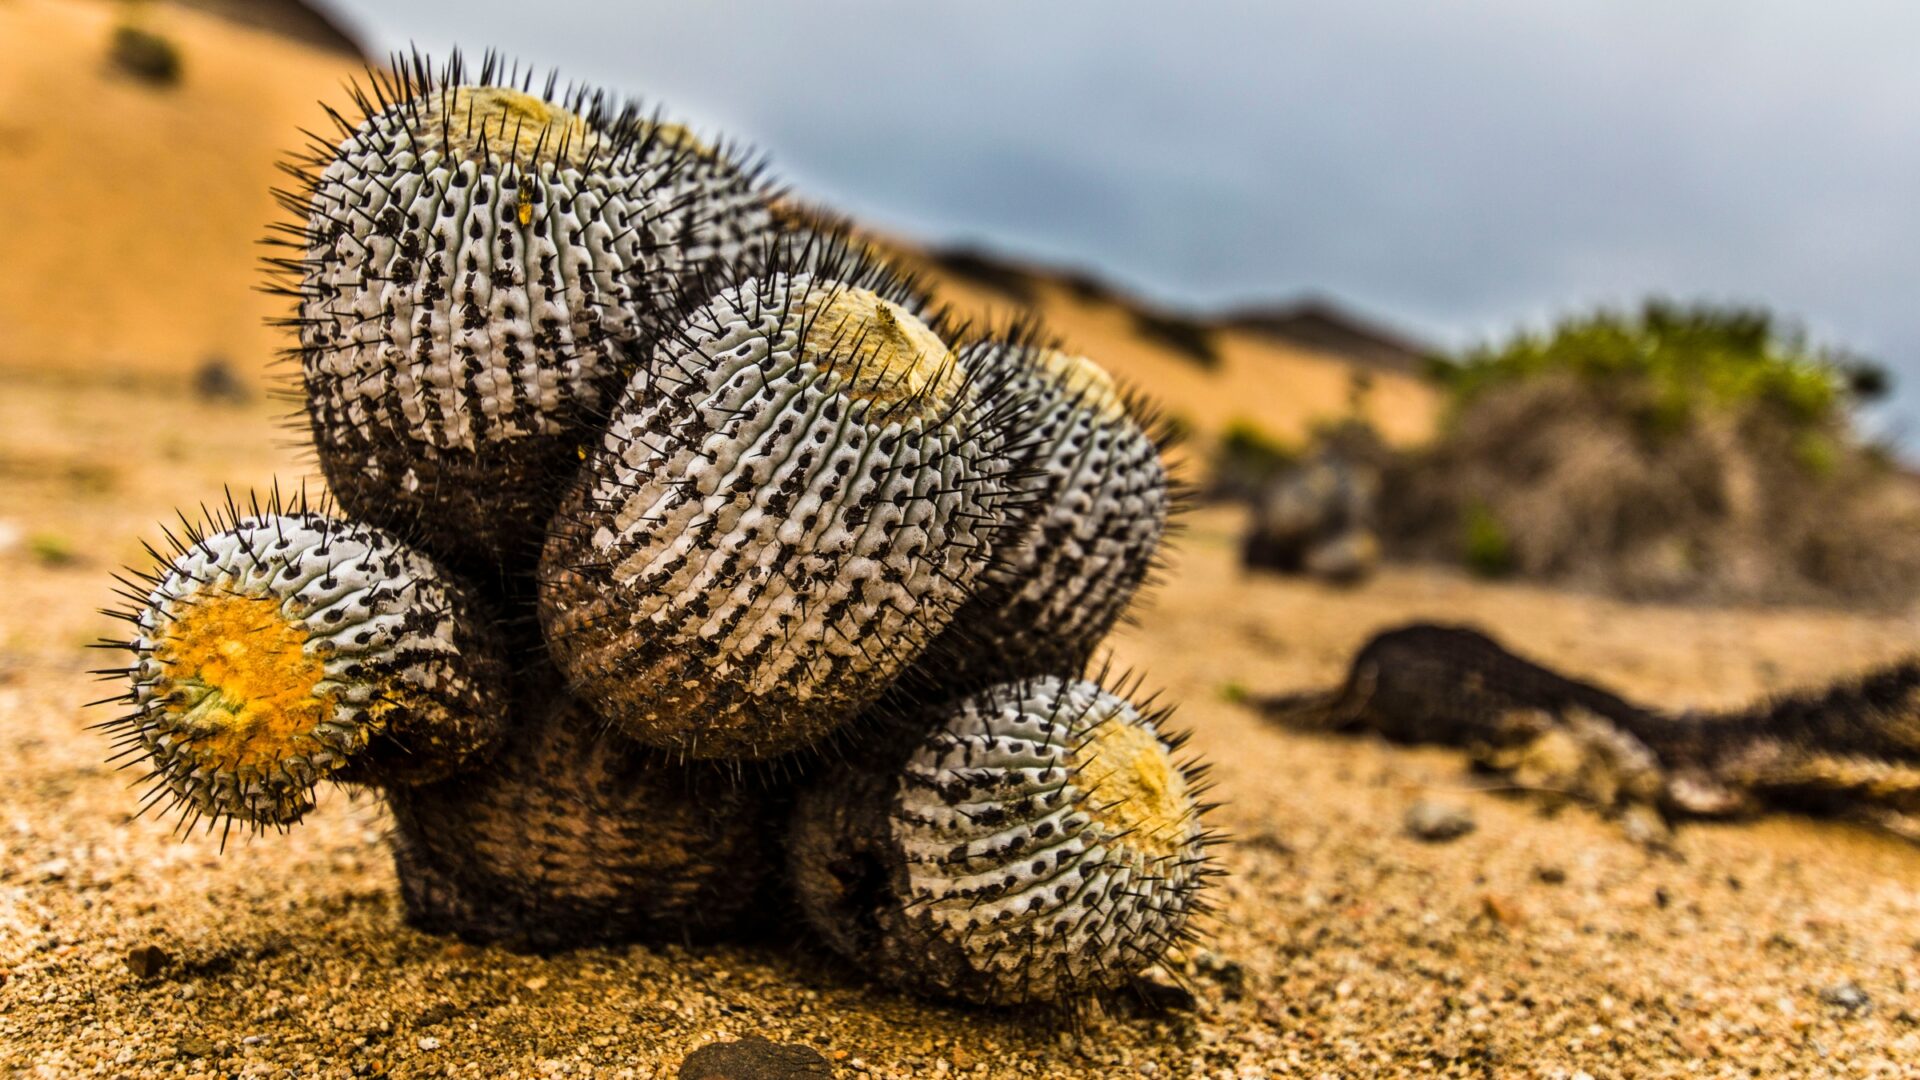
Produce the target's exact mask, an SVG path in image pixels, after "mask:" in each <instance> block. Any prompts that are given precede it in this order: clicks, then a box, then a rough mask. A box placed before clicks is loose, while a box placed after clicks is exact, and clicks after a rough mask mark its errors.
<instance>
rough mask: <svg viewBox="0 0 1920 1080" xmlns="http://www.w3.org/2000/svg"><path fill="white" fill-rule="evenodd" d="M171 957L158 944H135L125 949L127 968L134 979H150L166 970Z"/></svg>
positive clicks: (171, 961) (171, 959)
mask: <svg viewBox="0 0 1920 1080" xmlns="http://www.w3.org/2000/svg"><path fill="white" fill-rule="evenodd" d="M171 963H173V957H171V956H169V955H167V950H165V949H163V948H161V947H160V946H158V945H135V946H134V947H133V948H131V949H128V950H127V970H128V971H131V972H133V977H134V978H136V979H151V978H153V977H154V976H156V975H158V974H160V973H161V972H162V971H165V970H166V967H167V965H168V964H171Z"/></svg>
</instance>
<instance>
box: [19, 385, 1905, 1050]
mask: <svg viewBox="0 0 1920 1080" xmlns="http://www.w3.org/2000/svg"><path fill="white" fill-rule="evenodd" d="M282 407H283V405H282V403H279V402H270V401H266V400H261V399H256V400H255V401H254V402H253V403H251V404H246V405H231V404H224V405H223V404H215V403H209V402H204V401H202V400H200V399H199V398H197V397H196V396H194V394H193V393H192V392H191V389H190V385H189V380H188V378H187V377H186V376H184V375H164V374H160V373H145V374H141V373H112V372H80V371H71V370H68V371H41V372H33V371H22V372H19V373H16V374H14V375H12V376H10V377H9V383H8V386H7V389H6V392H5V393H0V792H3V793H4V794H0V1073H6V1074H8V1075H20V1076H55V1077H58V1076H73V1075H113V1076H230V1075H244V1076H256V1075H257V1076H302V1077H304V1076H313V1075H319V1076H344V1075H378V1074H380V1073H383V1072H384V1073H385V1074H387V1075H390V1076H395V1077H401V1076H436V1075H462V1076H465V1075H472V1076H487V1077H493V1076H547V1075H554V1076H588V1075H610V1076H635V1077H652V1076H659V1077H670V1076H672V1075H674V1072H675V1070H676V1068H677V1065H678V1062H679V1061H680V1059H681V1057H682V1056H683V1055H685V1054H686V1053H687V1052H688V1051H689V1050H690V1049H692V1048H694V1047H696V1046H699V1045H702V1044H704V1043H706V1042H709V1041H712V1040H716V1039H721V1038H725V1037H729V1036H740V1035H744V1034H749V1033H757V1034H761V1035H765V1036H767V1037H769V1038H772V1039H774V1040H776V1041H785V1042H798V1043H805V1044H809V1045H812V1046H815V1047H817V1048H819V1049H820V1050H821V1052H822V1053H824V1054H825V1055H827V1057H828V1058H829V1060H831V1061H833V1062H834V1063H835V1067H836V1070H837V1071H838V1073H839V1074H840V1075H842V1076H848V1077H857V1076H876V1077H879V1076H885V1077H908V1076H913V1077H925V1076H943V1075H948V1076H953V1075H965V1076H1132V1075H1143V1076H1209V1077H1213V1076H1291V1075H1316V1076H1317V1075H1380V1074H1426V1073H1429V1072H1433V1071H1439V1072H1444V1073H1449V1074H1473V1075H1486V1074H1497V1075H1520V1076H1532V1075H1539V1076H1571V1075H1575V1074H1577V1073H1579V1072H1585V1073H1587V1074H1589V1075H1592V1076H1595V1077H1605V1076H1622V1077H1624V1076H1661V1075H1715V1076H1717V1075H1764V1076H1786V1075H1849V1076H1853V1075H1888V1076H1897V1075H1913V1070H1914V1069H1915V1065H1914V1064H1913V1063H1915V1062H1920V850H1916V849H1915V848H1913V847H1911V846H1909V845H1906V844H1904V843H1901V842H1897V841H1894V840H1890V839H1887V838H1884V837H1881V836H1878V835H1875V834H1873V833H1870V832H1867V831H1864V830H1861V829H1858V828H1854V827H1849V826H1844V825H1838V824H1831V823H1824V822H1817V821H1811V820H1806V819H1799V818H1774V819H1768V820H1764V821H1760V822H1755V823H1746V824H1732V825H1693V826H1685V827H1682V828H1681V829H1680V830H1679V832H1678V834H1677V837H1676V840H1675V847H1676V852H1675V854H1674V855H1671V856H1669V855H1662V854H1657V853H1653V852H1650V851H1649V850H1647V849H1644V848H1642V847H1641V846H1639V845H1637V844H1635V843H1634V842H1632V841H1631V840H1629V839H1627V837H1626V836H1625V834H1624V833H1623V831H1622V830H1621V828H1620V827H1619V826H1618V825H1616V824H1614V823H1611V822H1608V821H1605V820H1602V819H1600V818H1598V817H1596V816H1594V815H1592V814H1590V813H1588V812H1586V811H1585V810H1582V809H1579V808H1569V809H1565V810H1563V811H1561V812H1558V813H1551V812H1549V808H1547V807H1546V805H1545V804H1543V803H1542V802H1541V801H1540V800H1538V799H1537V798H1534V797H1530V796H1512V795H1502V794H1498V793H1490V792H1483V791H1478V790H1476V787H1477V785H1478V783H1479V781H1477V780H1476V778H1474V777H1473V776H1472V775H1471V774H1469V773H1468V772H1467V771H1466V769H1465V767H1464V764H1463V760H1462V758H1461V756H1460V755H1458V754H1455V753H1451V752H1446V751H1440V750H1407V749H1403V748H1394V747H1388V746H1386V745H1384V744H1380V743H1377V742H1373V741H1366V740H1357V741H1348V740H1339V739H1328V738H1316V737H1307V736H1301V735H1296V734H1291V733H1287V732H1282V731H1279V730H1275V729H1273V728H1271V727H1269V726H1266V725H1265V724H1263V723H1262V722H1261V721H1260V720H1258V719H1257V718H1256V717H1254V716H1253V715H1252V714H1251V712H1249V711H1248V710H1246V709H1245V708H1244V707H1242V706H1239V705H1236V704H1235V703H1234V701H1233V699H1234V698H1235V697H1236V696H1238V695H1240V694H1241V693H1243V692H1252V693H1264V692H1272V691H1281V690H1287V689H1295V688H1302V687H1308V686H1315V685H1319V684H1324V683H1327V682H1329V681H1332V680H1334V679H1336V678H1338V677H1339V675H1340V674H1341V672H1342V671H1343V669H1344V665H1345V662H1346V660H1347V658H1348V656H1349V655H1350V653H1351V652H1352V650H1353V649H1354V648H1355V647H1356V646H1357V645H1358V644H1359V643H1360V642H1361V641H1362V640H1364V638H1365V637H1366V636H1367V635H1368V634H1369V633H1370V632H1371V631H1373V630H1375V629H1377V628H1379V627H1382V626H1385V625H1389V624H1392V623H1394V622H1396V621H1400V620H1405V619H1409V618H1415V617H1422V618H1444V619H1451V620H1470V621H1474V622H1477V623H1479V624H1481V625H1484V626H1486V627H1488V628H1490V629H1492V630H1493V631H1495V632H1496V633H1498V634H1499V635H1501V636H1502V637H1503V638H1505V639H1506V640H1507V641H1508V642H1509V643H1511V644H1514V645H1516V646H1518V647H1521V648H1523V649H1524V650H1526V651H1528V652H1530V653H1532V654H1533V655H1535V656H1537V657H1539V658H1541V659H1544V660H1546V661H1547V662H1550V663H1553V664H1557V665H1563V666H1564V667H1566V668H1567V669H1569V670H1571V671H1573V672H1576V673H1579V674H1584V675H1588V676H1594V677H1604V678H1605V679H1607V680H1608V681H1610V682H1613V683H1615V684H1617V685H1619V686H1620V687H1621V688H1622V689H1623V690H1625V691H1627V692H1629V693H1632V694H1635V695H1638V696H1640V697H1643V698H1646V699H1649V700H1653V701H1658V702H1662V703H1666V704H1671V705H1684V704H1690V703H1691V704H1701V705H1707V704H1727V703H1731V702H1734V701H1737V700H1739V699H1741V698H1743V697H1746V696H1748V695H1752V694H1755V693H1760V692H1764V691H1766V690H1769V689H1777V688H1784V687H1786V686H1788V685H1792V684H1795V683H1802V682H1807V681H1811V680H1817V679H1820V678H1822V677H1825V676H1829V675H1831V674H1834V673H1837V672H1842V671H1848V670H1852V669H1855V668H1858V667H1861V666H1863V665H1867V664H1870V663H1875V662H1879V661H1883V660H1886V659H1890V658H1892V657H1894V656H1896V655H1899V654H1900V653H1901V652H1902V651H1903V650H1905V649H1907V648H1908V647H1909V642H1910V640H1911V638H1912V635H1913V630H1914V626H1913V622H1912V620H1911V619H1910V618H1904V617H1903V618H1888V617H1866V616H1854V615H1847V614H1836V613H1831V612H1810V611H1795V610H1772V611H1754V610H1704V609H1683V608H1661V607H1645V606H1627V605H1621V604H1615V603H1611V602H1607V601H1604V600H1600V599H1595V598H1592V597H1585V596H1577V595H1568V594H1562V593H1557V592H1552V591H1546V590H1541V589H1533V588H1523V587H1510V586H1494V585H1485V584H1477V583H1472V582H1469V581H1467V580H1465V579H1462V578H1458V577H1454V576H1450V575H1447V574H1443V573H1440V572H1436V571H1427V570H1409V569H1390V570H1389V571H1387V572H1386V573H1384V574H1383V575H1381V576H1380V577H1379V578H1378V579H1376V580H1375V581H1374V582H1373V583H1371V584H1370V585H1368V586H1366V587H1364V588H1361V589H1358V590H1354V591H1339V590H1335V589H1330V588H1326V587H1322V586H1318V585H1313V584H1307V583H1302V582H1295V581H1288V580H1283V579H1278V578H1269V577H1249V576H1246V575H1244V574H1243V573H1242V572H1241V571H1240V570H1239V569H1238V568H1237V566H1236V564H1235V559H1234V549H1235V540H1236V536H1237V532H1238V528H1239V525H1240V521H1239V518H1238V517H1237V515H1236V514H1234V513H1233V512H1230V511H1224V510H1207V511H1202V512H1200V513H1198V514H1196V515H1194V516H1192V517H1191V518H1190V519H1189V520H1188V528H1187V530H1186V533H1185V535H1184V537H1183V538H1182V541H1181V543H1180V545H1179V549H1178V553H1177V554H1176V556H1175V558H1174V562H1173V567H1172V571H1171V574H1170V580H1169V581H1168V582H1167V584H1166V585H1165V586H1164V587H1163V588H1161V589H1160V590H1159V591H1158V593H1157V595H1156V596H1155V598H1154V602H1153V603H1152V604H1151V605H1150V606H1149V607H1147V608H1146V609H1145V610H1143V611H1142V612H1141V613H1140V621H1139V625H1138V626H1137V627H1133V628H1129V629H1126V630H1124V631H1123V632H1122V633H1121V634H1120V635H1119V637H1118V639H1117V640H1116V642H1115V645H1116V656H1115V658H1116V660H1117V661H1118V663H1119V664H1121V665H1123V666H1131V667H1137V668H1139V669H1141V670H1142V671H1144V672H1145V673H1146V675H1147V678H1148V681H1149V683H1150V684H1151V685H1156V686H1162V687H1165V688H1166V690H1167V692H1168V695H1169V697H1170V698H1171V699H1172V700H1174V701H1177V702H1179V703H1181V708H1180V712H1179V714H1178V718H1179V720H1180V721H1181V722H1183V723H1184V724H1186V725H1187V726H1189V727H1191V728H1192V729H1193V730H1194V733H1195V735H1194V742H1193V746H1194V748H1195V749H1196V750H1197V751H1198V752H1199V753H1200V754H1202V755H1204V756H1206V757H1207V758H1209V759H1211V760H1212V761H1213V762H1214V763H1215V766H1216V768H1215V776H1216V778H1217V779H1218V788H1217V789H1216V790H1217V794H1218V796H1219V798H1221V799H1222V800H1223V802H1224V805H1223V806H1222V807H1221V809H1220V810H1219V811H1218V812H1217V815H1216V823H1217V824H1218V825H1219V826H1220V827H1222V828H1224V829H1225V830H1227V831H1229V832H1230V833H1232V834H1233V835H1234V836H1235V837H1236V840H1235V842H1234V843H1232V844H1231V845H1230V846H1228V847H1226V848H1225V849H1223V851H1222V853H1221V859H1222V862H1223V863H1224V865H1225V867H1226V868H1227V870H1228V871H1229V872H1230V876H1229V877H1228V878H1227V879H1226V881H1225V883H1224V884H1223V885H1222V887H1221V888H1220V890H1219V892H1218V894H1217V900H1218V903H1219V907H1220V911H1219V914H1218V917H1217V918H1215V919H1214V920H1213V921H1212V923H1211V927H1210V934H1209V940H1208V942H1207V944H1206V946H1205V948H1204V949H1198V950H1194V951H1191V952H1189V953H1187V954H1185V955H1184V956H1181V957H1179V958H1178V959H1177V960H1176V961H1175V962H1174V963H1172V964H1170V965H1169V968H1170V970H1168V971H1165V972H1159V973H1156V976H1155V977H1156V980H1157V981H1158V982H1159V983H1160V984H1162V986H1163V992H1161V993H1157V994H1153V995H1151V998H1152V999H1153V1007H1147V1006H1140V1007H1129V1008H1127V1009H1122V1010H1118V1011H1116V1012H1115V1013H1113V1014H1103V1013H1098V1012H1095V1013H1090V1014H1087V1015H1084V1016H1082V1017H1081V1018H1080V1019H1079V1020H1078V1022H1077V1023H1073V1022H1069V1021H1068V1020H1067V1019H1065V1018H1062V1017H1053V1016H1048V1015H1045V1014H1041V1013H1036V1012H1034V1011H1032V1010H1020V1011H1012V1012H991V1011H981V1010H971V1009H964V1008H957V1007H949V1006H943V1005H937V1004H929V1003H924V1002H919V1001H914V1000H910V999H907V998H905V997H902V996H899V995H897V994H895V993H892V992H890V991H888V990H886V989H883V988H880V987H877V986H873V985H870V984H868V983H867V982H865V981H864V980H863V979H862V977H861V974H860V972H858V971H857V970H854V969H853V968H852V967H850V966H848V965H846V964H844V963H841V962H839V961H837V960H835V959H834V958H832V957H831V956H830V955H828V954H826V953H824V952H823V951H822V950H820V949H819V948H818V947H817V946H814V945H811V944H809V943H807V941H806V940H805V936H804V935H803V934H801V933H800V932H799V929H798V927H791V926H781V927H776V928H775V929H774V931H773V932H772V933H770V934H769V937H768V940H767V941H764V942H759V943H748V944H739V945H727V946H703V947H679V946H669V947H647V946H632V947H627V948H593V949H583V950H580V951H576V952H570V953H562V954H559V955H554V956H535V955H523V954H517V953H514V952H510V951H506V950H503V949H498V948H477V947H473V946H469V945H463V944H459V943H457V942H454V941H451V940H447V939H442V938H436V937H430V936H427V935H424V934H420V933H417V932H415V931H413V930H410V929H408V928H407V927H405V926H404V925H403V924H402V922H401V919H400V915H399V903H398V900H397V896H396V891H395V883H394V877H393V870H392V868H391V864H390V862H389V861H388V858H387V855H386V852H385V849H384V847H383V841H382V837H383V832H384V830H385V829H386V827H387V825H386V822H385V820H384V819H383V817H382V813H381V811H380V809H379V807H378V805H377V804H376V803H375V802H374V801H372V800H370V799H365V798H362V799H359V800H355V799H351V798H349V797H347V796H346V795H345V794H344V793H340V792H332V793H330V794H327V795H325V796H323V798H322V800H321V805H320V808H319V810H318V811H317V812H316V813H314V814H313V815H312V816H311V817H309V818H308V819H307V821H305V822H304V823H302V824H301V825H299V826H297V827H295V828H294V829H292V830H290V831H289V832H288V833H286V834H285V835H279V834H269V835H266V836H263V837H259V838H240V837H237V836H236V838H235V839H234V840H233V841H232V842H230V843H229V845H228V847H227V850H226V851H225V852H224V853H222V852H221V851H220V850H219V844H218V839H217V837H211V838H210V837H208V836H205V835H199V834H196V835H194V836H191V837H188V838H186V839H184V840H182V839H177V838H176V837H175V836H173V835H172V833H171V832H170V829H169V824H168V823H167V822H160V821H154V820H151V819H141V820H134V819H133V811H134V808H135V804H136V792H135V791H134V790H131V789H130V788H129V786H128V785H129V782H130V780H131V779H132V776H131V775H130V774H128V773H121V772H115V771H113V769H112V768H111V767H110V766H108V765H106V764H103V761H102V759H103V758H104V757H105V755H106V752H107V751H106V742H105V739H104V737H103V736H101V735H100V734H99V733H97V732H91V731H88V730H87V725H88V724H89V723H91V722H94V721H97V720H99V719H102V710H97V709H95V710H89V709H86V708H84V707H83V703H84V702H86V701H88V700H89V699H92V698H95V697H101V696H105V695H106V694H108V693H110V692H111V690H110V689H103V688H102V687H100V685H99V684H97V683H96V682H95V681H94V680H93V679H92V678H90V677H89V676H88V675H87V674H86V670H87V669H88V668H90V667H95V666H100V665H101V664H102V663H103V660H104V661H108V662H110V659H111V655H110V654H102V653H91V654H89V653H88V652H87V651H86V650H85V649H84V648H83V646H84V645H85V644H86V643H87V642H89V641H91V640H93V639H95V638H97V637H99V636H101V635H103V634H108V633H111V631H112V625H113V624H112V623H111V622H110V620H108V619H106V618H105V617H103V616H101V615H99V614H98V613H97V612H96V610H95V609H96V608H99V607H101V606H105V605H108V604H110V603H112V597H111V596H110V594H109V585H110V582H109V578H108V574H109V572H110V571H111V570H113V569H115V568H116V567H117V566H118V565H120V564H122V563H126V562H134V561H137V556H138V555H139V554H140V553H139V546H138V545H139V541H140V540H142V539H146V540H150V541H151V540H157V539H158V538H159V535H160V534H159V531H158V526H157V522H159V521H160V520H161V519H163V518H164V517H165V516H166V515H167V514H168V513H169V512H170V510H171V508H173V507H175V506H184V507H192V506H193V505H194V504H195V503H196V502H197V501H199V500H201V499H207V498H211V497H214V496H217V495H218V494H219V492H220V491H221V485H223V484H226V483H231V484H234V485H235V486H236V487H238V488H242V489H244V488H245V487H246V486H249V485H253V486H259V485H264V484H267V483H270V482H271V481H272V480H273V479H274V478H275V477H276V476H277V477H279V478H281V480H282V481H283V483H285V482H294V483H297V478H298V477H299V476H300V475H302V473H303V471H304V464H303V462H302V461H301V459H300V452H299V450H298V449H297V442H298V434H299V433H298V432H290V431H288V430H286V429H284V428H283V427H281V426H277V424H276V421H275V418H274V413H275V410H276V409H279V408H282ZM1422 800H1426V801H1441V802H1445V803H1447V804H1450V805H1455V806H1458V807H1459V808H1461V809H1464V810H1465V811H1466V812H1467V813H1468V814H1470V815H1471V816H1472V818H1473V819H1474V820H1475V822H1476V823H1477V828H1476V829H1474V830H1473V831H1472V832H1470V833H1468V834H1466V835H1464V836H1462V837H1460V838H1458V839H1456V840H1453V841H1451V842H1449V843H1444V844H1426V843H1420V842H1418V841H1416V840H1414V839H1411V838H1409V837H1408V836H1406V835H1405V834H1404V832H1403V828H1402V821H1403V817H1404V815H1405V814H1406V811H1407V810H1408V809H1409V807H1410V806H1412V805H1413V804H1414V803H1416V802H1419V801H1422ZM148 949H157V950H159V952H158V953H153V952H148V951H146V950H148ZM136 950H139V951H138V952H137V954H136ZM130 954H135V955H133V956H132V958H131V961H130ZM136 968H137V969H139V970H140V971H150V972H151V975H150V976H149V977H146V978H142V977H140V975H139V974H137V973H136ZM1176 984H1184V985H1186V986H1188V987H1190V988H1191V990H1192V998H1191V1000H1190V1001H1188V1000H1185V999H1184V995H1182V994H1180V993H1179V992H1178V991H1177V990H1172V989H1170V988H1173V987H1175V986H1176Z"/></svg>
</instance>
